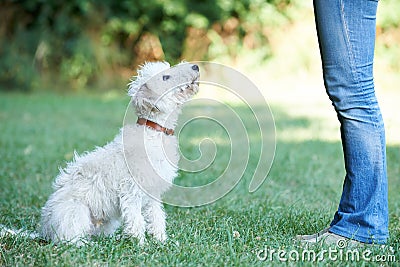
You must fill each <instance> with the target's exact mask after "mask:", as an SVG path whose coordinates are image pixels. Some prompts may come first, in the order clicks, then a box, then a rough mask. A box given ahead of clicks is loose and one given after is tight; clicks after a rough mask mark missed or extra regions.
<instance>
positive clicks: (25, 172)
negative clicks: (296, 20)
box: [0, 92, 400, 266]
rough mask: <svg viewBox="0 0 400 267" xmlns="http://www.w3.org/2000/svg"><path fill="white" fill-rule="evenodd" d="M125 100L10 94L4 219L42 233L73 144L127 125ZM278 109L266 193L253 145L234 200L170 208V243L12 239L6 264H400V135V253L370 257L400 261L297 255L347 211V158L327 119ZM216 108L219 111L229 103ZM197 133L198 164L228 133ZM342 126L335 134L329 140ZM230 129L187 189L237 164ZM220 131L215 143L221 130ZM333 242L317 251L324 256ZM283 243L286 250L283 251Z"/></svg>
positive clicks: (394, 215) (395, 239)
mask: <svg viewBox="0 0 400 267" xmlns="http://www.w3.org/2000/svg"><path fill="white" fill-rule="evenodd" d="M121 95H123V93H122V92H118V93H108V94H104V95H90V94H80V95H58V94H44V93H38V94H18V93H10V94H7V93H1V94H0V159H1V160H0V224H4V225H7V226H14V227H17V228H21V227H23V228H26V229H31V230H34V229H36V227H37V224H38V222H39V216H40V208H41V207H42V206H43V204H44V203H45V201H46V200H47V197H48V196H49V194H50V193H51V183H52V181H53V179H54V177H55V176H56V175H57V173H58V167H59V166H61V167H63V166H65V163H66V161H69V160H71V159H72V156H73V152H74V150H76V151H77V152H78V153H82V152H84V151H87V150H92V149H93V148H94V147H95V146H97V145H99V146H101V145H104V144H105V143H107V141H110V140H111V139H112V138H113V137H114V135H115V134H116V133H117V132H118V129H119V127H121V125H122V118H123V116H124V112H125V109H126V106H127V104H128V100H127V98H125V97H123V96H121ZM194 108H199V107H192V109H194ZM271 109H272V111H273V114H274V118H275V124H276V130H277V136H276V140H277V144H276V153H275V159H274V163H273V166H272V168H271V171H270V173H269V175H268V178H267V180H266V181H265V182H264V183H263V184H262V185H261V187H260V188H259V189H258V190H257V191H256V192H254V193H249V192H248V186H249V182H250V180H251V174H252V170H251V166H256V163H257V153H255V154H254V153H253V152H251V153H250V161H249V163H248V165H249V166H250V167H249V168H247V169H246V171H245V172H244V176H243V178H242V179H241V180H240V182H239V183H238V184H237V186H236V187H235V188H234V190H232V191H231V192H230V193H229V194H228V195H227V196H225V197H223V198H222V199H219V200H218V201H216V202H215V203H213V204H210V205H205V206H201V207H196V208H181V207H175V206H168V205H167V206H165V209H166V212H167V214H168V219H167V220H168V225H167V232H168V235H169V240H168V241H167V242H166V243H165V244H160V243H158V242H156V241H154V240H152V239H151V238H148V241H147V243H146V244H145V245H144V246H142V247H141V246H139V245H138V243H137V241H136V240H134V239H133V240H132V239H129V238H122V239H117V238H116V237H113V238H106V237H99V238H96V239H95V240H94V241H93V242H92V243H91V245H90V246H86V247H79V248H78V247H74V246H72V245H68V244H64V245H58V246H55V245H53V244H48V243H45V242H41V241H37V240H29V239H26V238H23V237H15V236H13V237H10V236H8V237H4V238H2V239H0V250H1V251H0V266H265V265H271V264H279V263H281V261H280V259H279V256H283V257H286V259H288V258H289V256H288V255H289V254H290V255H291V257H292V258H291V259H292V260H289V265H296V266H297V265H298V266H304V265H313V266H314V265H320V266H325V265H327V264H331V265H337V264H338V263H339V262H341V263H342V264H343V265H346V264H348V265H349V266H370V265H376V266H379V265H381V264H383V265H396V264H398V263H399V261H400V252H399V248H400V241H399V239H400V231H399V229H400V221H399V214H400V194H399V193H398V192H399V191H400V183H399V181H398V177H399V176H400V163H399V158H400V150H399V144H398V143H396V142H393V143H391V142H389V143H388V147H387V152H388V174H389V184H390V189H389V194H390V195H389V197H390V199H389V206H390V207H389V208H390V219H391V221H390V231H391V238H390V240H389V245H390V246H391V248H388V247H384V248H380V247H371V248H368V249H370V250H371V254H368V255H370V256H369V257H368V258H369V259H371V260H373V259H375V260H383V259H386V261H393V259H394V258H393V257H395V260H396V262H370V261H361V259H360V261H359V262H358V261H357V260H352V259H347V260H346V258H345V257H344V256H343V257H342V258H341V261H340V258H339V259H336V260H335V261H330V260H329V259H326V260H325V261H322V262H318V261H316V262H310V261H307V259H305V261H304V262H302V261H301V260H300V259H299V260H298V261H296V260H294V259H295V258H296V255H297V254H296V253H299V255H300V257H301V255H302V252H304V251H305V248H301V247H299V244H297V243H296V242H294V241H293V237H294V236H295V235H296V234H309V233H313V232H316V231H319V230H321V229H322V228H324V227H326V226H327V225H328V224H329V222H330V220H331V218H332V215H333V213H334V211H335V209H336V208H337V203H338V200H339V197H340V191H341V186H342V182H343V176H344V170H343V159H342V154H341V146H340V143H339V140H338V138H337V134H338V133H337V128H335V127H336V126H332V129H333V130H332V129H331V128H329V127H331V126H330V125H325V124H324V121H323V120H316V119H315V118H314V117H313V116H314V115H319V114H310V116H302V115H301V111H299V113H298V114H297V116H294V115H293V113H291V112H289V111H288V109H287V107H285V106H282V105H278V104H272V105H271ZM188 110H189V112H190V107H188ZM240 110H241V107H237V111H240ZM242 110H243V112H244V113H246V110H245V108H243V109H242ZM212 113H213V114H217V113H218V107H215V110H213V111H212ZM397 113H398V112H397ZM299 114H300V115H299ZM245 116H246V115H245ZM333 124H334V125H335V121H334V123H333ZM199 129H200V130H199ZM186 131H187V132H186V133H185V134H183V135H182V136H181V140H180V146H181V150H182V152H183V153H184V154H185V156H186V157H188V158H189V159H190V158H192V159H195V158H197V157H198V156H199V151H198V149H197V144H198V142H197V141H196V140H197V139H199V140H200V139H201V137H202V136H203V135H207V134H210V132H212V133H218V129H214V130H212V131H210V129H209V128H206V127H196V128H190V127H189V128H188V129H186ZM247 131H248V134H249V136H252V134H253V135H254V136H257V133H255V132H253V131H254V128H252V127H248V128H247ZM331 132H334V133H333V135H334V137H333V138H328V137H326V136H325V134H327V135H329V134H332V133H331ZM219 136H220V137H222V138H221V140H219V139H216V141H214V142H215V144H216V147H217V148H218V149H220V150H219V152H220V154H217V157H216V162H214V163H213V164H212V165H211V166H210V168H209V169H208V170H206V171H205V172H203V173H195V174H191V173H187V172H181V173H180V176H179V177H178V179H177V182H178V183H179V184H184V185H193V184H196V185H197V184H201V183H204V182H209V179H212V177H213V176H215V175H216V174H218V173H221V171H223V169H221V168H223V167H221V166H220V165H223V163H226V160H225V158H224V157H225V156H226V153H228V152H226V151H225V150H226V148H227V147H226V146H227V144H226V137H227V136H225V135H224V133H221V134H219ZM335 136H336V137H335ZM209 137H210V138H213V136H212V134H211V136H209ZM214 137H215V136H214ZM325 137H326V138H325ZM196 138H197V139H196ZM249 145H250V147H251V148H253V149H254V148H257V147H258V146H259V145H260V143H259V139H257V138H250V144H249ZM246 146H247V145H246ZM243 149H247V148H246V147H243ZM210 177H211V178H210ZM323 249H324V248H323V247H320V246H317V247H313V248H312V250H313V251H315V252H316V253H318V252H321V251H322V250H323ZM279 250H280V251H283V252H284V253H286V254H285V255H286V256H284V255H283V254H282V253H283V252H281V254H278V251H279ZM267 251H268V253H269V254H268V253H266V252H267ZM274 251H275V252H274ZM293 251H294V252H293ZM360 251H361V250H360ZM362 251H364V250H362ZM271 255H272V256H273V259H271V257H270V256H271ZM360 255H361V252H360ZM375 256H378V257H375Z"/></svg>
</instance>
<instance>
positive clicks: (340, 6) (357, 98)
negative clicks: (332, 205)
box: [314, 0, 389, 243]
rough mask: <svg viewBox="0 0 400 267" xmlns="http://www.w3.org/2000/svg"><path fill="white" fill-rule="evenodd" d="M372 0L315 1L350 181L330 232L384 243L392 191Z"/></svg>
mask: <svg viewBox="0 0 400 267" xmlns="http://www.w3.org/2000/svg"><path fill="white" fill-rule="evenodd" d="M377 5H378V1H374V0H314V13H315V20H316V26H317V33H318V41H319V46H320V52H321V59H322V68H323V75H324V83H325V88H326V91H327V93H328V95H329V98H330V100H331V101H332V103H333V106H334V108H335V110H336V113H337V116H338V119H339V122H340V131H341V137H342V146H343V153H344V161H345V169H346V177H345V180H344V184H343V192H342V197H341V199H340V203H339V207H338V210H337V212H336V213H335V216H334V219H333V221H332V222H331V228H330V232H332V233H335V234H338V235H341V236H344V237H348V238H352V239H355V240H358V241H361V242H365V243H385V242H386V240H387V238H388V235H389V232H388V221H389V219H388V189H387V172H386V144H385V129H384V125H383V119H382V115H381V112H380V109H379V105H378V102H377V99H376V96H375V88H374V79H373V61H374V48H375V27H376V10H377Z"/></svg>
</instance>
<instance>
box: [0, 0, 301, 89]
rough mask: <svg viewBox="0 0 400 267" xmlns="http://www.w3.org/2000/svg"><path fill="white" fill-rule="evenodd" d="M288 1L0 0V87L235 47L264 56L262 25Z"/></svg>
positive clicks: (77, 79)
mask: <svg viewBox="0 0 400 267" xmlns="http://www.w3.org/2000/svg"><path fill="white" fill-rule="evenodd" d="M292 2H293V1H290V0H267V1H265V0H244V1H238V0H145V1H139V0H124V1H112V0H101V1H100V0H70V1H58V0H29V1H18V0H5V1H4V0H3V1H1V2H0V16H1V17H2V18H1V22H0V90H14V89H19V90H26V91H28V90H32V89H35V88H39V87H43V84H50V85H51V86H52V87H54V86H55V85H56V84H59V85H60V84H62V85H68V86H69V87H66V88H72V89H75V90H78V89H79V88H84V87H91V86H94V85H96V86H98V83H99V80H100V78H101V83H103V85H104V82H105V81H107V77H108V78H109V79H111V80H112V79H113V77H115V73H127V72H128V70H129V69H131V68H134V66H135V65H136V64H140V63H143V61H145V60H160V59H165V60H168V61H171V62H172V63H175V62H177V61H179V60H181V59H186V60H204V59H213V58H215V57H217V56H218V55H220V54H223V53H227V54H229V56H235V54H237V53H238V51H239V50H240V49H241V48H242V47H243V46H247V47H248V48H251V49H261V50H262V49H264V51H265V52H264V53H263V55H264V58H267V57H268V56H269V50H268V28H269V27H273V26H276V25H277V24H280V23H282V22H285V21H287V20H288V19H289V17H288V16H287V14H286V10H287V8H288V7H289V6H290V5H291V4H292ZM99 75H101V77H99ZM105 76H106V77H105ZM124 76H128V75H127V74H125V75H124ZM120 78H121V77H120ZM124 78H125V77H124ZM60 87H62V86H60Z"/></svg>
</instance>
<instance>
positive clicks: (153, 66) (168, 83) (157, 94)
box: [128, 62, 200, 117]
mask: <svg viewBox="0 0 400 267" xmlns="http://www.w3.org/2000/svg"><path fill="white" fill-rule="evenodd" d="M137 73H138V75H137V76H136V77H134V79H132V82H131V83H129V85H128V86H129V91H128V95H129V96H131V97H132V103H133V105H134V106H135V108H136V112H137V113H138V115H139V116H140V115H143V116H144V117H157V114H160V113H163V114H169V113H171V112H173V111H174V110H175V109H176V108H178V107H179V106H181V105H182V104H183V103H185V102H186V101H187V100H189V99H190V98H191V97H192V96H193V95H195V94H196V93H197V92H198V90H199V84H198V83H199V82H198V80H199V76H200V71H199V67H198V66H197V65H195V64H191V63H186V62H183V63H180V64H178V65H176V66H173V67H170V65H169V63H167V62H150V63H146V64H144V65H143V66H141V68H140V69H139V70H138V72H137Z"/></svg>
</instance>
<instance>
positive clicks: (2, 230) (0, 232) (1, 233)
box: [0, 224, 40, 239]
mask: <svg viewBox="0 0 400 267" xmlns="http://www.w3.org/2000/svg"><path fill="white" fill-rule="evenodd" d="M7 235H15V236H21V237H28V238H31V239H36V238H39V237H40V235H39V233H37V232H35V231H29V230H26V229H18V230H17V229H11V228H8V227H6V226H5V225H2V224H0V238H1V237H5V236H7Z"/></svg>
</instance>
